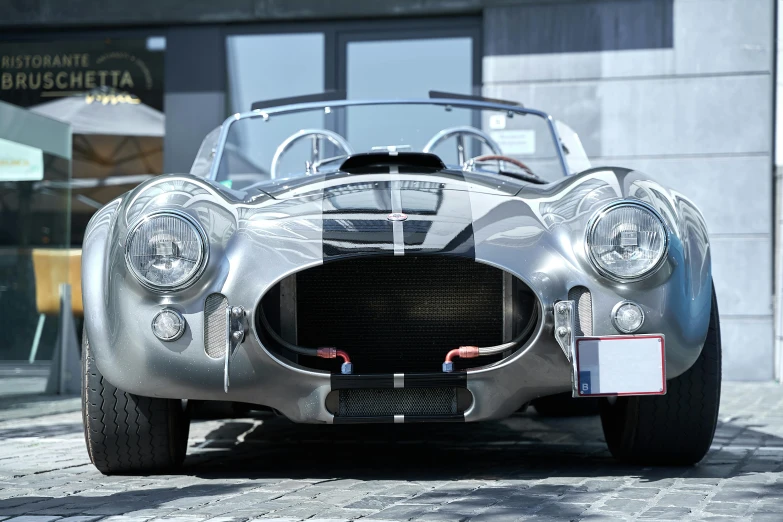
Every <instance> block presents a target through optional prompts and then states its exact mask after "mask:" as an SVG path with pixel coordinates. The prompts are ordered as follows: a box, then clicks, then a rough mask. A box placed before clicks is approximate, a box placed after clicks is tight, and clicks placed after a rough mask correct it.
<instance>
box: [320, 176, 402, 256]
mask: <svg viewBox="0 0 783 522" xmlns="http://www.w3.org/2000/svg"><path fill="white" fill-rule="evenodd" d="M381 179H383V178H382V177H381V176H379V181H378V182H377V183H375V182H363V183H349V182H346V184H344V185H338V186H334V187H329V188H328V189H326V190H325V191H324V194H323V204H322V210H321V211H322V213H323V257H324V259H326V258H330V257H340V256H352V255H361V254H368V253H382V252H388V253H389V254H393V253H394V228H393V223H392V222H391V221H389V220H388V219H387V217H388V215H389V214H390V213H391V212H392V208H391V193H390V190H389V186H390V185H389V181H388V178H386V179H383V181H380V180H381Z"/></svg>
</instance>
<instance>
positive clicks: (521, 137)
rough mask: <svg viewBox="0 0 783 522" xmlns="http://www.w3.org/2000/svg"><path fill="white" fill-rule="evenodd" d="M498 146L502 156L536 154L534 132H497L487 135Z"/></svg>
mask: <svg viewBox="0 0 783 522" xmlns="http://www.w3.org/2000/svg"><path fill="white" fill-rule="evenodd" d="M489 134H490V136H492V139H493V140H495V141H496V142H497V144H498V145H500V149H501V150H502V151H503V154H512V155H530V154H535V153H536V131H534V130H497V131H492V132H490V133H489Z"/></svg>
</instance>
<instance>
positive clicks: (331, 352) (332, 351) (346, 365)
mask: <svg viewBox="0 0 783 522" xmlns="http://www.w3.org/2000/svg"><path fill="white" fill-rule="evenodd" d="M316 355H318V357H320V358H322V359H336V358H337V357H339V358H341V359H342V360H343V364H342V365H341V366H340V372H342V373H343V374H351V373H353V363H351V358H350V357H348V354H347V353H345V352H344V351H342V350H338V349H337V348H318V349H317V350H316Z"/></svg>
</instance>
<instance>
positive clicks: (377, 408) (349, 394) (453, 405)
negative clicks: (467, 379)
mask: <svg viewBox="0 0 783 522" xmlns="http://www.w3.org/2000/svg"><path fill="white" fill-rule="evenodd" d="M337 393H339V394H340V396H339V400H338V408H337V411H336V412H335V415H336V416H338V417H379V416H392V415H409V416H416V415H450V414H451V415H453V414H456V413H462V412H461V411H459V408H458V405H457V389H456V388H385V389H366V388H364V389H352V390H339V391H338V392H337Z"/></svg>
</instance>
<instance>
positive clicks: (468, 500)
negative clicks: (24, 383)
mask: <svg viewBox="0 0 783 522" xmlns="http://www.w3.org/2000/svg"><path fill="white" fill-rule="evenodd" d="M720 418H721V422H720V426H719V428H718V431H717V434H716V437H715V442H714V444H713V448H712V450H711V451H710V453H709V454H708V456H707V458H706V459H705V460H704V461H703V462H702V463H701V464H700V465H699V466H696V467H692V468H652V467H646V468H640V467H633V466H622V465H619V464H617V463H616V462H614V461H613V460H612V459H611V457H610V456H609V455H608V452H607V451H606V446H605V444H604V442H603V438H602V434H601V427H600V420H599V419H598V418H597V417H589V418H581V419H545V418H541V417H538V416H536V415H535V414H534V413H532V412H531V413H525V414H522V415H516V416H514V417H512V418H510V419H506V420H503V421H499V422H490V423H481V424H460V425H449V424H436V425H412V424H411V425H376V426H313V425H308V426H302V425H299V426H297V425H292V424H291V423H289V422H287V421H286V420H284V419H280V418H276V417H273V416H266V415H259V416H255V417H252V418H246V419H229V420H226V421H215V420H210V421H196V422H194V423H193V426H192V429H191V434H190V444H189V449H188V458H187V460H186V462H185V466H184V468H183V469H182V470H181V472H180V473H179V474H177V475H175V476H158V477H154V476H153V477H150V476H127V477H118V476H115V477H104V476H102V475H100V474H99V473H98V472H97V471H96V470H95V468H93V467H92V465H90V464H89V459H88V457H87V453H86V450H85V446H84V441H83V433H82V424H81V413H80V410H79V399H78V398H77V397H70V398H57V399H52V398H45V397H37V398H36V397H25V398H19V397H17V398H13V397H11V398H5V399H2V400H0V440H2V444H0V520H2V519H3V518H4V517H10V519H11V520H9V521H6V522H11V521H14V522H16V521H18V522H51V521H55V520H59V521H60V522H90V521H92V520H98V519H102V518H105V519H106V520H107V521H108V522H145V521H147V520H153V519H154V520H155V521H158V520H161V521H170V522H200V521H205V520H211V521H214V522H240V521H244V520H254V519H264V520H266V519H269V520H288V521H298V520H306V519H307V520H313V521H315V520H357V519H362V520H364V519H367V520H368V521H370V520H371V521H377V520H455V521H458V520H459V521H468V520H469V521H475V522H478V521H482V520H491V521H504V520H525V519H533V518H535V519H536V520H589V521H593V520H637V519H638V520H701V519H710V520H726V521H729V520H737V519H743V520H758V521H766V520H770V521H775V522H778V521H780V520H783V387H781V386H779V385H777V384H774V383H726V384H724V393H723V401H722V405H721V415H720ZM26 515H29V516H34V517H35V518H28V517H26V518H18V519H17V518H16V517H20V516H26Z"/></svg>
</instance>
